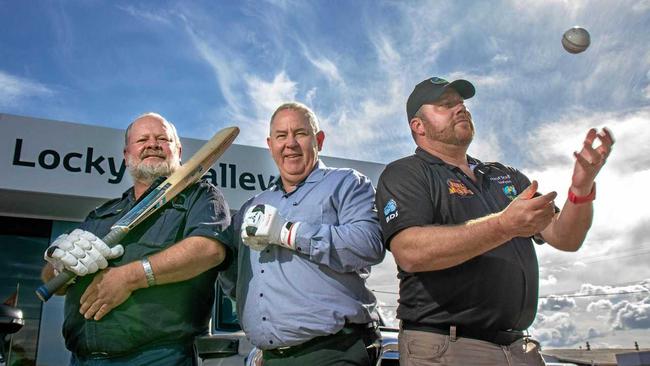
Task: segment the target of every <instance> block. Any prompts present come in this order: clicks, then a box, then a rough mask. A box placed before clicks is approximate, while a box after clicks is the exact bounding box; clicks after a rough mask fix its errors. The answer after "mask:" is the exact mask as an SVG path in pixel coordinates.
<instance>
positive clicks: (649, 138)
mask: <svg viewBox="0 0 650 366" xmlns="http://www.w3.org/2000/svg"><path fill="white" fill-rule="evenodd" d="M0 17H1V18H2V23H3V25H2V28H3V31H2V32H0V112H4V113H12V114H20V115H26V116H32V117H42V118H48V119H55V120H65V121H71V122H80V123H88V124H96V125H102V126H109V127H115V128H124V127H126V125H127V124H128V122H129V121H130V120H131V119H133V117H135V116H137V115H139V114H140V113H142V112H145V111H152V110H153V111H158V112H160V113H161V114H163V115H164V116H166V117H167V118H168V119H170V120H171V121H173V122H174V123H175V124H176V125H177V126H178V129H179V133H180V134H181V135H182V136H184V137H193V138H204V137H205V136H210V135H212V133H213V132H214V131H215V130H217V129H219V128H222V127H225V126H229V125H239V126H240V128H241V129H242V133H241V134H240V137H239V138H238V143H240V144H248V145H254V146H264V145H265V143H264V137H265V136H266V133H267V123H268V119H269V117H270V115H271V112H272V111H273V110H274V109H275V107H277V106H278V105H279V104H280V103H281V102H283V101H287V100H298V101H302V102H304V103H306V104H308V105H310V106H311V107H312V108H313V109H314V110H315V111H316V114H317V115H318V116H319V117H320V119H321V124H322V127H323V129H324V130H325V132H326V134H327V139H326V141H325V148H324V151H323V153H324V154H325V155H329V156H336V157H345V158H352V159H361V160H368V161H374V162H379V163H387V162H389V161H392V160H394V159H397V158H399V157H402V156H405V155H408V154H410V153H412V152H413V150H414V146H415V145H414V144H413V141H412V139H411V137H410V133H409V130H408V127H407V123H406V113H405V101H406V98H407V96H408V94H409V93H410V91H411V90H412V88H413V86H414V85H415V84H416V83H418V82H419V81H421V80H423V79H425V78H427V77H430V76H441V77H444V78H446V79H455V78H465V79H468V80H470V81H472V82H473V83H474V85H475V86H476V88H477V93H476V96H475V97H474V98H472V99H470V100H468V101H467V102H466V104H467V106H468V108H469V109H470V110H471V112H472V114H473V117H474V120H475V124H476V130H477V137H476V139H475V141H474V142H473V144H472V146H471V147H470V154H472V155H474V156H476V157H478V158H480V159H482V160H499V161H501V162H503V163H505V164H509V165H513V166H516V167H518V168H520V169H521V170H523V171H524V172H525V173H526V174H527V175H528V176H529V177H531V178H532V179H537V180H538V181H539V182H540V187H541V189H542V190H544V191H550V190H557V191H558V193H559V196H558V200H557V202H559V205H560V206H561V202H563V201H564V199H565V198H566V190H567V188H568V186H569V182H570V174H571V167H572V164H573V162H572V151H574V150H576V149H579V147H580V145H581V143H582V139H583V136H584V134H585V132H586V131H587V129H588V128H589V127H591V126H594V127H602V126H605V125H607V126H609V127H610V129H611V130H612V131H613V132H614V134H615V136H616V137H617V143H616V146H615V149H614V152H613V154H612V155H611V157H610V159H609V161H608V163H607V166H606V167H605V169H604V170H603V172H601V175H600V176H599V178H598V180H597V181H598V195H597V200H596V201H595V210H596V217H595V221H594V225H593V227H592V229H591V231H590V233H589V235H588V237H587V240H586V242H585V244H584V246H583V248H582V249H581V250H580V251H579V252H577V253H560V252H557V251H554V250H551V249H549V248H548V247H547V246H541V247H538V254H539V259H540V277H541V287H540V295H541V296H542V297H541V298H540V307H539V315H538V319H537V321H536V322H535V324H534V326H533V328H532V329H531V332H532V334H533V335H535V336H536V337H538V338H539V339H540V340H541V341H542V343H543V345H545V346H547V347H551V346H552V347H568V346H576V347H577V346H578V345H583V344H584V342H585V341H587V340H588V341H589V342H590V344H591V345H592V346H596V347H604V346H623V347H628V348H629V347H632V346H633V342H634V340H637V341H639V344H640V345H641V346H642V347H650V332H649V330H650V266H649V265H648V263H649V262H650V239H648V237H649V235H650V209H649V208H648V207H649V206H650V199H649V198H648V195H647V193H646V190H647V185H648V183H647V182H648V181H649V180H650V146H649V142H650V123H649V122H650V48H649V47H648V45H649V44H650V31H649V30H650V1H648V0H637V1H632V0H621V1H609V0H601V1H580V0H566V1H564V0H544V1H542V0H530V1H514V0H513V1H505V0H503V1H489V2H488V1H466V0H461V1H429V2H427V1H365V0H361V1H337V0H333V1H292V0H284V1H283V0H273V1H238V2H234V1H192V2H172V1H157V2H131V1H105V2H100V1H84V2H80V1H78V2H63V1H29V2H22V1H8V0H0ZM574 25H581V26H584V27H585V28H587V29H588V30H589V32H590V33H591V40H592V44H591V46H590V48H589V49H588V50H587V51H586V52H584V53H582V54H578V55H572V54H569V53H567V52H565V51H564V50H563V49H562V47H561V44H560V39H561V36H562V33H563V32H564V31H565V30H567V29H568V28H570V27H571V26H574ZM644 187H646V188H644ZM395 273H396V271H395V265H394V262H392V260H391V258H388V259H387V260H386V261H385V262H384V263H383V264H382V265H380V266H379V267H377V268H376V269H375V270H374V274H373V276H372V277H371V281H370V284H371V286H372V288H373V289H375V290H377V291H378V292H377V295H378V297H379V298H380V300H381V301H382V302H383V303H384V304H385V309H386V310H387V313H388V315H389V316H394V309H395V308H394V305H395V303H396V297H397V296H396V295H394V294H393V293H394V292H396V291H397V280H396V278H395ZM379 291H385V292H388V293H383V292H379Z"/></svg>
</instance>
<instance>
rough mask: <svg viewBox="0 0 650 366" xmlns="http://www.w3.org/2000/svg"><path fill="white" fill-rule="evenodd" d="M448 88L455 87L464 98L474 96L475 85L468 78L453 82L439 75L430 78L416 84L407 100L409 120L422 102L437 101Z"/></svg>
mask: <svg viewBox="0 0 650 366" xmlns="http://www.w3.org/2000/svg"><path fill="white" fill-rule="evenodd" d="M447 88H453V89H454V90H456V91H457V92H458V94H460V96H461V97H463V99H469V98H471V97H473V96H474V93H475V92H476V90H475V89H474V85H472V83H470V82H469V81H467V80H463V79H459V80H454V81H452V82H451V83H450V82H448V81H447V80H445V79H441V78H438V77H435V76H434V77H432V78H428V79H426V80H423V81H422V82H421V83H419V84H418V85H416V86H415V88H414V89H413V91H412V92H411V95H409V99H408V100H407V101H406V115H407V116H408V119H409V121H411V119H412V118H413V117H414V116H415V113H417V111H418V109H420V107H421V106H422V104H427V103H431V102H435V101H436V100H437V99H438V98H440V96H441V95H442V93H444V92H445V90H447Z"/></svg>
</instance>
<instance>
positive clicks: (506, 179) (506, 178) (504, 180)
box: [490, 174, 512, 184]
mask: <svg viewBox="0 0 650 366" xmlns="http://www.w3.org/2000/svg"><path fill="white" fill-rule="evenodd" d="M490 180H491V181H494V182H497V183H499V184H508V183H512V179H511V178H510V174H505V175H497V176H495V177H490Z"/></svg>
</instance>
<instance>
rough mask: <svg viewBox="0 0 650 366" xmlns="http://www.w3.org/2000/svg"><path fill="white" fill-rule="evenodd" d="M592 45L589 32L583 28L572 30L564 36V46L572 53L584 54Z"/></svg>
mask: <svg viewBox="0 0 650 366" xmlns="http://www.w3.org/2000/svg"><path fill="white" fill-rule="evenodd" d="M590 43H591V37H589V32H587V30H586V29H584V28H582V27H573V28H570V29H569V30H567V31H566V32H564V35H563V36H562V46H563V47H564V49H565V50H567V52H570V53H580V52H583V51H584V50H586V49H587V47H589V44H590Z"/></svg>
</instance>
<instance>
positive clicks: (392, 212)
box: [384, 199, 398, 223]
mask: <svg viewBox="0 0 650 366" xmlns="http://www.w3.org/2000/svg"><path fill="white" fill-rule="evenodd" d="M397 215H398V212H397V203H396V202H395V200H394V199H390V200H389V201H388V202H386V205H385V206H384V218H385V219H386V223H389V222H390V220H392V219H394V218H396V217H397Z"/></svg>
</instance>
